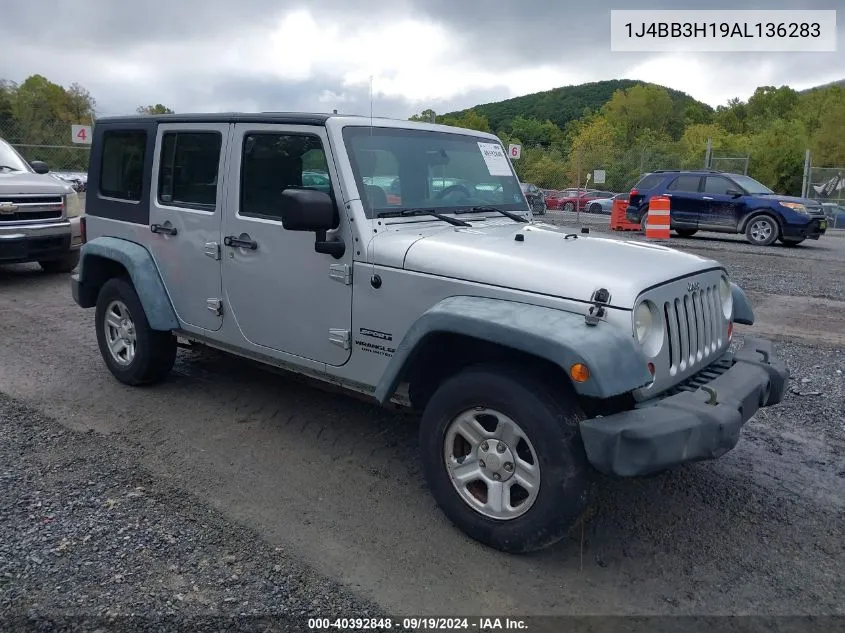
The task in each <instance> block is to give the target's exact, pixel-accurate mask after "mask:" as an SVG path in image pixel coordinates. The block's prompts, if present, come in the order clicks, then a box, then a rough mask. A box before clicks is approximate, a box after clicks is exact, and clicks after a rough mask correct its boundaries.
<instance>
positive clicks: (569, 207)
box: [563, 202, 575, 213]
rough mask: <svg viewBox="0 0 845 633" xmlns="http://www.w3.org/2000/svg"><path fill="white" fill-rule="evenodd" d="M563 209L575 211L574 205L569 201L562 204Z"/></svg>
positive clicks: (569, 211)
mask: <svg viewBox="0 0 845 633" xmlns="http://www.w3.org/2000/svg"><path fill="white" fill-rule="evenodd" d="M563 210H564V211H566V212H567V213H572V212H573V211H575V205H574V204H572V203H571V202H567V203H566V204H565V205H563Z"/></svg>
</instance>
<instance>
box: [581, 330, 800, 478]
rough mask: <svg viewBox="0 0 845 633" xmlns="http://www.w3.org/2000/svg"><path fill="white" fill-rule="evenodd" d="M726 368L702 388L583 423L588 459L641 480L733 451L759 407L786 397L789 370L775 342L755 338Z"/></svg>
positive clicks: (601, 467) (728, 359)
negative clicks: (780, 357)
mask: <svg viewBox="0 0 845 633" xmlns="http://www.w3.org/2000/svg"><path fill="white" fill-rule="evenodd" d="M720 363H728V364H729V365H730V368H729V369H727V370H726V371H724V373H722V374H721V375H719V376H717V377H716V378H714V379H713V380H711V381H709V382H707V383H705V384H703V385H702V386H701V387H699V388H698V389H696V390H690V391H681V392H680V393H677V394H675V395H668V396H666V397H662V398H656V399H655V400H654V401H649V402H646V403H643V404H642V405H641V406H640V407H639V408H636V409H632V410H630V411H624V412H622V413H616V414H614V415H609V416H607V417H600V418H593V419H589V420H584V421H583V422H581V438H582V440H583V442H584V448H585V450H586V453H587V459H588V460H589V461H590V463H591V464H592V465H593V466H594V467H595V468H596V469H597V470H599V471H601V472H603V473H605V474H608V475H617V476H620V477H636V476H639V475H647V474H650V473H654V472H658V471H661V470H665V469H666V468H670V467H672V466H677V465H679V464H683V463H686V462H694V461H700V460H705V459H715V458H717V457H720V456H721V455H723V454H724V453H726V452H728V451H729V450H731V449H732V448H733V447H734V446H736V444H737V442H738V441H739V435H740V430H741V429H742V425H743V424H745V422H747V421H748V420H749V419H750V418H751V417H752V416H753V415H754V414H755V413H756V412H757V410H758V409H759V408H760V407H766V406H769V405H773V404H777V403H778V402H780V401H781V400H782V399H783V395H784V391H785V389H786V383H787V381H788V379H789V370H788V369H787V368H786V365H784V363H783V362H781V361H780V360H778V359H777V358H776V356H775V352H774V346H773V345H772V343H771V342H770V341H767V340H764V339H757V338H751V337H747V338H746V339H745V345H744V346H743V348H742V349H741V350H740V351H738V352H736V353H734V354H726V355H725V356H724V357H723V358H722V359H720Z"/></svg>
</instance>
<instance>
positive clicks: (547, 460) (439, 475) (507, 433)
mask: <svg viewBox="0 0 845 633" xmlns="http://www.w3.org/2000/svg"><path fill="white" fill-rule="evenodd" d="M570 392H571V389H567V385H566V384H563V385H555V386H552V385H551V384H550V383H548V382H547V380H546V379H545V378H544V377H543V376H542V375H534V373H533V372H530V371H520V370H518V369H516V368H512V367H509V366H498V365H493V366H488V365H479V366H475V367H470V368H468V369H465V370H463V371H461V372H460V373H458V374H457V375H455V376H453V377H451V378H449V379H448V380H446V382H445V383H443V384H442V385H441V386H440V388H439V389H438V390H437V392H436V393H435V394H434V395H433V397H432V398H431V400H430V401H429V403H428V406H427V407H426V409H425V412H424V413H423V416H422V422H421V426H420V447H421V451H422V462H423V469H424V471H425V476H426V480H427V481H428V485H429V487H430V489H431V491H432V494H433V496H434V498H435V499H436V501H437V503H438V504H439V506H440V507H441V509H442V510H443V511H444V513H445V514H446V516H447V517H448V518H449V519H450V520H451V521H452V522H453V523H454V524H455V525H456V526H457V527H459V528H460V529H461V530H463V531H464V532H465V533H466V534H468V535H469V536H470V537H472V538H473V539H475V540H477V541H479V542H481V543H484V544H486V545H489V546H491V547H494V548H496V549H498V550H501V551H505V552H509V553H525V552H530V551H535V550H539V549H542V548H544V547H547V546H549V545H551V544H553V543H555V542H557V541H559V540H560V539H561V538H563V537H564V536H566V534H567V532H568V531H569V530H570V529H571V528H572V527H573V525H575V523H576V522H577V521H578V519H579V517H580V516H581V515H582V513H583V511H584V508H585V506H586V503H587V498H588V486H589V474H588V473H589V465H588V462H587V459H586V454H585V452H584V447H583V444H582V442H581V436H580V433H579V429H578V423H579V421H580V420H582V419H583V417H584V416H583V414H582V413H581V412H580V410H579V408H578V407H577V405H576V403H575V399H574V396H573V395H572V393H570Z"/></svg>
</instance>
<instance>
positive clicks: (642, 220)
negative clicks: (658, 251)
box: [640, 209, 648, 234]
mask: <svg viewBox="0 0 845 633" xmlns="http://www.w3.org/2000/svg"><path fill="white" fill-rule="evenodd" d="M647 226H648V209H646V210H645V212H644V213H643V217H641V218H640V231H642V232H643V234H645V231H646V227H647Z"/></svg>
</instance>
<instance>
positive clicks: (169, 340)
mask: <svg viewBox="0 0 845 633" xmlns="http://www.w3.org/2000/svg"><path fill="white" fill-rule="evenodd" d="M107 315H108V316H112V317H119V316H123V317H124V318H125V319H128V323H129V327H128V328H126V329H123V330H118V329H117V328H115V327H114V326H111V327H110V328H109V331H110V334H107V333H106V318H107ZM94 323H95V326H96V328H97V343H98V344H99V346H100V354H101V355H102V357H103V360H104V361H105V363H106V366H107V367H108V368H109V371H111V373H112V375H114V377H115V378H117V379H118V380H119V381H120V382H122V383H124V384H127V385H133V386H138V385H146V384H153V383H156V382H159V381H161V380H163V379H164V378H165V377H166V376H167V374H169V373H170V370H171V369H172V368H173V363H174V362H175V361H176V337H175V336H173V334H171V333H170V332H161V331H158V330H153V329H152V328H150V324H149V322H148V321H147V315H146V314H145V312H144V308H143V307H142V306H141V300H140V299H139V298H138V294H137V293H136V292H135V288H134V287H133V286H132V284H131V283H130V282H129V281H127V280H126V279H123V278H119V277H113V278H111V279H109V280H108V281H107V282H106V283H105V284H103V287H102V288H101V289H100V294H99V296H98V297H97V308H96V311H95V314H94ZM124 327H125V326H124ZM120 334H124V335H125V337H122V338H123V340H124V348H123V349H121V350H119V352H118V353H114V354H113V353H112V351H111V349H110V347H109V342H110V340H112V341H114V342H115V343H117V342H118V341H117V340H116V339H118V338H121V337H120ZM126 341H132V342H133V343H134V344H133V346H132V348H131V349H132V350H133V351H132V353H131V354H130V347H129V346H127V345H125V342H126Z"/></svg>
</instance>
